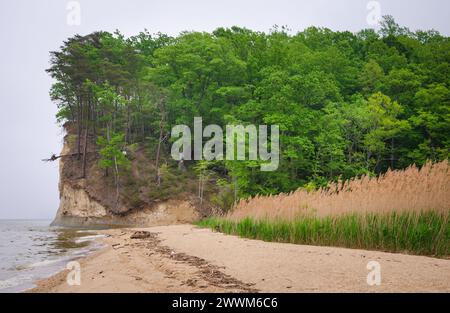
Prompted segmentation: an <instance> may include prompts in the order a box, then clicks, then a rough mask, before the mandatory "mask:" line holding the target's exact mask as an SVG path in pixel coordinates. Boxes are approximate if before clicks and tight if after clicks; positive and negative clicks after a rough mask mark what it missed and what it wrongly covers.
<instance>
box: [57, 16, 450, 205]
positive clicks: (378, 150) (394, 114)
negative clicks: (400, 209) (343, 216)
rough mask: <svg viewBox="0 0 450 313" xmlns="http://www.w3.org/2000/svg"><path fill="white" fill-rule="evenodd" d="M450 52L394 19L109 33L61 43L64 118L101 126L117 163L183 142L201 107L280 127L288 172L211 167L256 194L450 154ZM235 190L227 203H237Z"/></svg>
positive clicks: (238, 120) (106, 162) (219, 118)
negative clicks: (357, 26) (353, 27)
mask: <svg viewBox="0 0 450 313" xmlns="http://www.w3.org/2000/svg"><path fill="white" fill-rule="evenodd" d="M449 51H450V41H449V40H448V38H447V37H444V36H442V35H440V34H439V33H437V32H435V31H417V32H415V33H412V32H411V31H409V30H408V29H406V28H405V27H402V26H399V25H398V24H397V23H396V22H395V20H394V19H393V18H392V17H390V16H387V17H385V18H384V20H383V22H382V25H381V31H380V32H379V33H376V32H375V31H373V30H363V31H361V32H359V33H357V34H352V33H350V32H340V31H336V32H334V31H332V30H330V29H326V28H317V27H310V28H308V29H306V30H304V31H302V32H299V33H297V34H295V35H290V34H288V33H287V32H286V29H284V28H278V27H275V28H274V29H273V30H271V31H270V32H269V33H262V32H255V31H251V30H248V29H245V28H239V27H232V28H229V29H225V28H219V29H217V30H215V31H214V32H212V33H205V32H202V33H200V32H184V33H182V34H180V35H179V36H178V37H176V38H171V37H168V36H166V35H163V34H156V35H150V34H149V33H147V32H144V33H140V34H139V35H137V36H133V37H131V38H125V37H124V36H123V35H121V34H120V33H118V32H116V33H114V34H110V33H107V32H96V33H92V34H90V35H87V36H75V37H73V38H70V39H68V40H67V41H66V42H65V43H64V45H63V46H62V47H61V49H60V51H57V52H52V54H51V68H50V69H49V70H48V72H49V73H50V75H51V76H52V77H53V78H54V79H55V80H56V83H55V84H54V85H53V87H52V89H51V92H50V94H51V98H52V99H53V100H54V101H55V102H56V103H57V105H58V114H57V119H58V121H59V122H61V123H62V122H65V121H69V122H72V123H73V124H75V125H78V126H77V127H78V128H79V129H80V128H83V127H87V126H86V125H88V126H89V125H90V126H91V128H90V129H95V130H96V131H97V133H96V135H97V136H100V138H99V145H100V148H101V150H102V152H101V157H102V161H101V166H102V167H103V168H110V167H111V162H112V161H111V160H112V159H113V158H114V157H115V158H117V160H118V162H119V163H120V162H125V159H123V155H122V154H121V153H119V152H120V150H121V149H122V148H123V147H126V146H130V145H133V144H141V143H145V144H146V145H151V146H152V147H156V146H157V145H158V143H159V141H160V140H161V139H162V145H163V147H162V150H163V151H170V142H171V141H170V139H167V138H168V137H169V135H170V130H171V128H172V127H173V126H174V125H178V124H185V125H188V126H191V128H192V126H193V121H194V117H196V116H201V117H202V118H203V123H204V125H208V124H217V125H220V126H222V127H223V126H225V125H226V124H243V125H249V124H254V125H264V124H266V125H267V124H278V125H279V126H280V137H281V138H280V140H281V147H280V149H281V155H280V166H279V169H278V170H277V171H276V172H260V171H259V170H258V165H259V164H258V162H255V161H245V162H231V161H223V162H218V163H216V164H214V165H213V166H211V167H209V168H208V171H212V172H214V175H215V176H217V177H221V178H224V179H225V180H226V181H228V182H229V183H230V184H231V185H232V188H231V189H233V192H232V193H233V194H234V193H236V194H237V196H238V197H240V198H242V197H247V196H251V195H256V194H266V195H267V194H274V193H279V192H289V191H292V190H294V189H296V188H299V187H302V186H309V187H310V186H321V185H323V184H325V183H326V182H327V181H330V180H337V179H339V178H342V179H346V178H350V177H353V176H356V175H361V174H374V175H375V174H380V173H382V172H384V171H386V170H387V169H388V168H390V167H391V168H395V169H400V168H405V167H407V166H408V165H410V164H412V163H416V164H422V163H423V162H425V160H426V159H432V160H434V161H438V160H442V159H445V158H448V154H449V151H450V139H449V135H448V134H450V129H449V127H450V126H449V125H450V117H449V116H450V112H449V108H450V103H449V99H450V94H449V84H450V80H449V77H450V75H449V72H450V64H449V60H450V58H449V56H450V55H449V53H450V52H449ZM92 126H94V127H92ZM101 129H105V130H106V129H108V130H109V131H110V132H111V134H114V135H111V139H110V140H106V139H105V137H106V131H99V130H101ZM117 134H122V135H123V136H118V135H117ZM160 135H162V137H161V138H160ZM205 140H207V139H205ZM151 153H154V151H153V150H152V151H151ZM200 165H201V164H200ZM200 165H199V166H200ZM200 172H202V170H200ZM204 174H206V173H204ZM209 174H210V173H208V175H206V176H210V175H209ZM218 187H221V186H218ZM222 187H223V186H222ZM219 189H220V188H219ZM222 189H223V192H224V194H222V196H223V197H224V198H223V199H222V198H221V197H222V196H219V195H218V198H217V199H216V200H217V202H221V203H222V202H226V203H228V202H229V201H228V200H226V199H228V195H226V194H227V192H225V189H227V188H222ZM219 198H221V199H219Z"/></svg>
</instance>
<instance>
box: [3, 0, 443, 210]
mask: <svg viewBox="0 0 450 313" xmlns="http://www.w3.org/2000/svg"><path fill="white" fill-rule="evenodd" d="M68 2H69V1H66V0H27V1H24V0H1V1H0V42H1V50H0V56H1V57H0V69H1V76H0V88H1V89H0V105H1V115H0V139H1V146H2V149H1V150H2V153H1V154H0V178H1V181H0V218H52V217H53V216H54V214H55V212H56V209H57V207H58V203H59V196H58V164H56V163H54V164H46V163H43V162H41V161H40V160H41V159H42V158H45V157H48V156H49V155H50V153H52V152H54V153H58V152H59V151H60V150H61V144H62V131H61V129H60V128H59V127H58V126H57V125H56V123H55V118H54V115H55V112H56V109H55V106H54V104H52V103H51V102H50V100H49V97H48V90H49V88H50V85H51V83H52V82H51V79H50V78H49V77H48V76H47V74H46V73H45V72H44V70H45V69H46V68H47V67H48V56H49V55H48V52H49V51H51V50H55V49H57V48H58V47H59V46H60V45H61V43H62V41H63V40H65V39H66V38H68V37H70V36H72V35H74V34H76V33H80V34H87V33H89V32H92V31H95V30H107V31H114V30H115V29H119V30H120V31H121V32H122V33H124V34H125V35H132V34H136V33H138V32H139V31H142V30H143V29H144V28H147V29H148V30H149V31H150V32H159V31H160V32H163V33H168V34H170V35H176V34H178V33H179V32H180V31H183V30H200V31H211V30H213V29H215V28H217V27H220V26H232V25H238V26H245V27H247V28H251V29H254V30H261V31H268V30H269V29H270V28H271V27H272V26H273V25H275V24H277V25H287V26H289V28H291V29H292V30H293V31H294V32H295V31H298V30H302V29H304V28H305V27H307V26H310V25H314V26H324V27H329V28H331V29H333V30H350V31H358V30H360V29H363V28H369V27H370V26H369V25H368V24H367V22H366V17H367V15H368V10H367V8H366V5H367V3H368V2H369V1H366V0H342V1H324V0H321V1H318V0H311V1H295V0H290V1H288V0H228V1H220V2H219V1H213V0H190V1H187V0H178V1H175V0H157V1H156V0H155V1H154V0H128V1H113V0H109V1H107V0H82V1H79V3H80V5H81V25H80V26H68V25H67V23H66V17H67V13H68V11H66V4H67V3H68ZM378 2H379V3H380V5H381V14H382V15H385V14H391V15H393V16H394V17H395V18H396V20H397V22H398V23H399V24H401V25H404V26H408V27H409V28H411V29H431V28H434V29H436V30H438V31H440V32H441V33H443V34H445V35H447V36H448V35H449V33H450V22H449V19H448V12H450V2H449V1H447V0H441V1H439V0H427V1H412V0H409V1H407V0H404V1H403V0H389V1H388V0H383V1H378Z"/></svg>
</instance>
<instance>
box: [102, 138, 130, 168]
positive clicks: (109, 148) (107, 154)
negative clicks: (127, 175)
mask: <svg viewBox="0 0 450 313" xmlns="http://www.w3.org/2000/svg"><path fill="white" fill-rule="evenodd" d="M124 144H125V142H124V135H123V134H112V135H111V138H110V139H109V140H108V139H107V138H104V137H102V136H99V137H98V139H97V145H98V146H99V147H100V161H99V166H100V168H102V169H105V170H106V169H109V168H114V167H115V166H116V165H117V166H120V167H126V166H128V165H129V160H128V158H127V157H126V155H125V154H124V152H123V147H124Z"/></svg>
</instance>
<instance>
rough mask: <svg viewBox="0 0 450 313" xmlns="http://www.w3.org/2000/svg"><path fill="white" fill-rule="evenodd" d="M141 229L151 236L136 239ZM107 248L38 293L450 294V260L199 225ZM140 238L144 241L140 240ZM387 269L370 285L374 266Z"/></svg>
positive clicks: (119, 234)
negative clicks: (77, 279)
mask: <svg viewBox="0 0 450 313" xmlns="http://www.w3.org/2000/svg"><path fill="white" fill-rule="evenodd" d="M137 231H145V232H144V233H141V236H140V237H145V238H136V239H132V238H131V237H133V235H134V234H135V233H136V232H137ZM99 233H101V234H105V235H107V237H106V238H101V239H98V240H101V241H102V242H103V243H104V245H105V248H103V249H102V250H100V251H97V252H95V253H94V254H92V255H90V256H88V257H87V258H84V259H81V260H80V265H81V285H79V286H69V285H68V284H67V282H66V276H67V274H68V271H67V270H66V271H63V272H60V273H59V274H57V275H55V276H53V277H51V278H49V279H46V280H42V281H39V282H38V284H37V287H36V288H34V289H32V290H31V292H450V260H448V259H436V258H430V257H422V256H412V255H404V254H392V253H383V252H374V251H365V250H352V249H343V248H332V247H315V246H303V245H293V244H282V243H267V242H262V241H256V240H248V239H242V238H238V237H235V236H227V235H223V234H221V233H214V232H212V231H210V230H208V229H200V228H197V227H195V226H192V225H176V226H163V227H152V228H146V229H114V230H105V231H100V232H99ZM138 237H139V236H138ZM370 261H376V262H378V263H379V264H380V266H381V268H380V269H381V284H380V285H379V286H376V285H375V286H369V285H368V284H367V280H366V278H367V275H368V274H369V272H370V270H369V269H367V264H368V263H369V262H370Z"/></svg>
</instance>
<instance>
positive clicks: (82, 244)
mask: <svg viewBox="0 0 450 313" xmlns="http://www.w3.org/2000/svg"><path fill="white" fill-rule="evenodd" d="M50 222H51V221H49V220H0V292H3V293H4V292H22V291H26V290H27V289H30V288H33V287H34V286H35V282H36V281H37V280H40V279H43V278H48V277H50V276H52V275H54V274H56V273H58V272H59V271H61V270H63V269H65V267H66V265H67V263H68V262H70V261H72V260H76V259H78V258H81V257H84V256H86V255H87V254H89V253H90V252H92V251H95V250H98V249H99V248H101V244H100V243H99V242H96V241H95V239H96V238H98V237H101V235H97V234H95V232H92V231H87V230H79V229H78V230H77V229H64V228H58V227H50V226H49V225H50Z"/></svg>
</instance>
